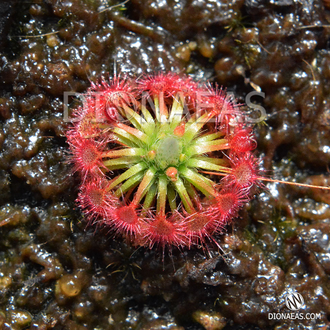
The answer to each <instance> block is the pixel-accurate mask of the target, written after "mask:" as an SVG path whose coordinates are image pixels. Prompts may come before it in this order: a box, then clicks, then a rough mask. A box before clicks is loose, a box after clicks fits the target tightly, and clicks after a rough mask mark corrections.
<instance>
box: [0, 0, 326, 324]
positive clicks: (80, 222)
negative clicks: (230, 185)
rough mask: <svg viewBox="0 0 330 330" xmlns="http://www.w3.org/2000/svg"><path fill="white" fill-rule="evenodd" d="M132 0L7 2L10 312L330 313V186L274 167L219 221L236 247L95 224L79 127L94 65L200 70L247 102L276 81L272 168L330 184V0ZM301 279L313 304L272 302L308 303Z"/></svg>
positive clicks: (263, 125)
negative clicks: (76, 167) (295, 297)
mask: <svg viewBox="0 0 330 330" xmlns="http://www.w3.org/2000/svg"><path fill="white" fill-rule="evenodd" d="M6 3H7V2H5V1H4V2H3V4H1V6H3V5H5V4H6ZM116 4H118V2H114V1H101V0H96V1H90V0H71V1H67V0H64V1H57V0H56V1H55V0H46V1H39V0H34V1H29V2H27V1H22V0H18V1H17V2H16V4H15V2H12V4H10V5H8V6H7V7H6V8H5V9H4V12H6V14H5V15H4V16H3V17H2V19H1V26H0V45H1V49H0V328H1V329H6V330H9V329H12V330H20V329H70V330H76V329H77V330H78V329H95V330H96V329H97V330H101V329H110V330H113V329H139V330H142V329H145V330H146V329H155V330H156V329H171V330H178V329H180V330H181V329H187V330H201V329H207V330H215V329H224V330H229V329H241V330H243V329H276V330H282V329H283V330H284V329H327V327H328V324H329V319H330V285H329V283H330V282H329V277H330V237H329V235H330V206H329V203H330V195H329V193H327V192H325V191H324V190H323V191H322V190H317V189H308V188H301V187H292V186H286V185H283V184H278V183H269V184H266V186H265V187H264V188H260V189H259V190H258V191H256V196H255V198H254V199H253V200H252V201H251V202H250V203H249V204H248V205H247V206H246V207H245V209H244V210H243V211H242V212H241V213H240V217H239V218H238V219H236V220H235V221H234V222H233V224H232V225H231V226H229V227H228V228H227V232H226V233H225V234H224V235H222V236H219V237H217V240H218V242H219V245H220V246H221V248H222V250H220V249H219V248H217V246H214V245H212V244H211V243H210V244H209V245H207V246H205V247H204V248H200V249H198V248H194V249H191V250H190V251H188V250H187V251H179V250H176V249H173V250H172V251H165V253H164V254H163V252H162V251H161V250H157V249H155V250H148V249H143V248H139V249H135V248H134V247H132V246H130V245H129V244H127V243H126V242H123V241H121V240H119V239H117V238H115V237H113V236H112V235H111V233H108V232H107V231H105V230H103V231H102V230H95V228H92V227H88V228H86V225H85V222H84V218H83V215H82V213H81V212H80V210H79V209H77V208H76V206H75V199H76V197H77V188H76V187H77V186H78V182H77V178H76V177H75V176H74V175H72V172H71V171H70V165H69V164H68V163H67V162H66V160H67V150H68V146H67V144H66V140H65V138H64V131H65V128H66V126H67V124H68V123H67V122H66V120H65V119H66V117H65V115H66V114H68V109H70V108H72V107H73V106H74V105H75V100H74V95H75V93H76V92H78V93H79V92H83V91H85V90H86V88H87V87H88V86H89V85H90V80H91V81H95V80H96V79H98V78H99V77H100V76H101V75H110V76H111V75H113V74H114V73H115V72H117V73H119V72H120V73H127V74H130V75H135V76H139V75H141V74H142V73H144V72H148V73H152V72H155V71H162V70H172V71H175V72H185V73H187V74H189V75H191V76H192V77H193V78H194V79H196V80H200V81H206V80H208V79H209V80H211V81H212V82H217V83H218V84H219V85H223V86H225V87H226V88H227V90H228V91H229V92H233V93H234V94H235V96H236V97H237V98H238V100H239V102H245V101H246V96H247V95H249V93H250V92H263V93H265V97H264V98H263V97H261V96H253V97H252V98H251V101H252V104H250V109H251V110H255V109H257V108H256V107H255V106H256V105H259V106H262V107H263V108H264V109H265V110H266V113H267V116H266V117H265V118H264V119H265V120H264V121H262V122H259V123H258V124H257V125H256V126H255V131H256V134H257V136H258V152H259V155H260V157H261V158H262V160H263V162H262V166H263V169H264V175H265V176H270V177H273V178H276V179H280V180H287V181H296V182H302V183H309V184H317V185H329V183H330V179H329V163H330V96H329V95H330V69H329V68H330V4H329V1H326V0H324V1H323V2H322V1H320V0H319V1H305V0H292V1H291V0H288V1H270V2H267V1H263V0H246V1H244V0H237V1H225V0H223V1H212V0H200V1H188V0H184V1H170V0H167V1H160V0H148V1H141V0H130V1H128V2H127V3H126V4H125V5H123V6H117V7H111V6H114V5H116ZM252 112H253V111H252ZM251 115H252V116H255V115H256V114H255V113H252V114H251ZM257 115H258V112H257ZM294 292H297V293H300V294H301V295H302V296H303V299H304V303H305V304H304V306H302V307H301V309H300V310H299V311H298V312H299V313H302V315H303V318H304V319H286V320H285V319H277V318H276V317H272V316H271V317H270V316H269V315H270V314H269V313H271V315H274V313H288V312H292V311H290V310H289V309H288V308H287V306H286V304H285V302H286V297H287V296H288V294H290V293H294ZM307 313H310V314H309V315H312V316H313V315H314V316H315V317H316V318H315V319H307V318H305V317H306V315H307ZM313 313H314V314H313ZM277 315H279V314H277Z"/></svg>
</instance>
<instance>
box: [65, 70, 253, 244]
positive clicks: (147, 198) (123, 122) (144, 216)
mask: <svg viewBox="0 0 330 330" xmlns="http://www.w3.org/2000/svg"><path fill="white" fill-rule="evenodd" d="M74 118H75V120H74V122H73V125H72V127H71V129H69V130H68V132H67V138H68V142H69V145H70V149H71V153H72V155H71V161H72V163H73V164H74V169H75V171H76V172H78V173H79V175H80V177H81V186H80V192H79V196H78V199H77V201H78V204H79V205H80V207H81V208H82V209H83V212H84V214H85V215H86V217H87V219H88V221H89V222H90V223H93V224H98V225H103V226H107V227H109V228H111V229H112V230H113V231H114V232H115V233H117V234H119V235H123V236H124V237H126V238H128V239H129V240H131V241H132V242H133V243H134V244H135V245H143V246H148V247H150V248H152V247H153V246H154V245H155V244H156V245H160V246H162V247H163V248H164V247H165V246H171V245H174V246H178V247H183V246H187V247H189V248H190V247H191V246H192V245H195V244H200V243H202V244H203V243H204V242H205V239H208V240H212V239H213V235H214V234H216V233H222V232H223V230H224V227H225V225H226V224H228V223H229V222H230V221H231V220H232V219H234V218H235V217H236V216H237V212H238V210H239V209H240V207H241V206H242V205H244V203H246V202H247V201H248V200H249V198H250V194H251V192H250V191H251V188H252V187H253V186H254V185H256V184H258V183H259V181H258V180H259V176H258V167H259V165H258V159H257V158H256V157H255V156H254V155H253V153H252V150H253V149H254V148H255V147H256V142H255V139H254V135H253V132H252V129H251V128H250V127H249V124H248V123H247V122H246V119H245V117H244V114H243V112H242V111H241V109H240V108H239V106H237V105H235V103H234V101H233V100H231V99H230V98H227V97H226V93H225V92H224V91H222V90H221V89H218V88H217V87H216V88H212V87H211V85H208V84H207V85H202V86H200V85H198V84H197V83H196V82H194V81H193V80H192V79H191V78H190V77H188V76H185V75H177V74H174V73H167V74H165V73H160V74H157V75H150V76H144V77H142V78H140V79H138V80H136V79H133V78H129V77H124V78H120V77H114V78H112V79H110V80H109V81H105V79H101V80H100V81H99V82H98V83H93V84H92V86H91V87H90V88H89V90H88V91H87V92H86V94H85V95H84V100H83V105H82V106H81V107H79V108H77V109H76V110H75V111H74Z"/></svg>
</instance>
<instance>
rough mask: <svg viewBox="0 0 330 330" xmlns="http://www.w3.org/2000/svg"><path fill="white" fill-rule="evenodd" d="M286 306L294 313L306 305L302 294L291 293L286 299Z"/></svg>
mask: <svg viewBox="0 0 330 330" xmlns="http://www.w3.org/2000/svg"><path fill="white" fill-rule="evenodd" d="M285 304H286V307H288V308H289V309H290V310H292V311H297V310H298V309H300V308H302V307H303V306H304V304H305V302H304V298H303V296H302V295H301V294H300V293H297V292H296V293H291V294H288V295H287V296H286V297H285Z"/></svg>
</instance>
